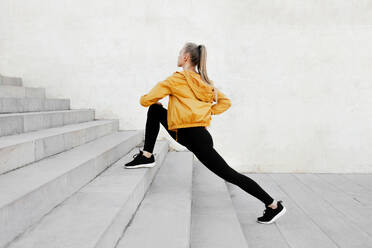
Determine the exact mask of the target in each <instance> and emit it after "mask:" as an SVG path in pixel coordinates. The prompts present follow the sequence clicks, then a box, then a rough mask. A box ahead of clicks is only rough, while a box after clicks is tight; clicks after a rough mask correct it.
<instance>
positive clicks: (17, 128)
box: [0, 109, 94, 136]
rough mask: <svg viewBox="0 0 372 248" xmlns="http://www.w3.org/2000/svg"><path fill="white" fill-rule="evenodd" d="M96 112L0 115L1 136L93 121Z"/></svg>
mask: <svg viewBox="0 0 372 248" xmlns="http://www.w3.org/2000/svg"><path fill="white" fill-rule="evenodd" d="M93 119H94V110H93V109H92V110H81V111H73V112H72V111H71V112H70V111H67V112H62V113H59V112H56V113H54V112H50V113H48V112H43V113H37V114H29V115H16V116H12V115H3V116H2V115H0V136H5V135H12V134H19V133H24V132H31V131H36V130H41V129H47V128H52V127H59V126H63V125H68V124H73V123H81V122H85V121H92V120H93Z"/></svg>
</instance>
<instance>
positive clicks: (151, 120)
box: [143, 104, 176, 153]
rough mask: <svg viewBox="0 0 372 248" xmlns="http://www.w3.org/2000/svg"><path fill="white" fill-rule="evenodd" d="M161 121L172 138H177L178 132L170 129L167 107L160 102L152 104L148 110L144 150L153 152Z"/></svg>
mask: <svg viewBox="0 0 372 248" xmlns="http://www.w3.org/2000/svg"><path fill="white" fill-rule="evenodd" d="M160 123H161V124H162V125H163V126H164V128H165V129H166V130H167V131H168V133H169V134H170V135H171V136H172V138H174V139H175V138H176V132H175V131H170V130H168V121H167V109H166V108H164V107H163V106H162V105H160V104H152V105H150V106H149V108H148V110H147V120H146V129H145V143H144V147H143V150H144V151H146V152H149V153H152V152H153V150H154V146H155V142H156V138H157V137H158V134H159V129H160Z"/></svg>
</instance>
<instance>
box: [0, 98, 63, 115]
mask: <svg viewBox="0 0 372 248" xmlns="http://www.w3.org/2000/svg"><path fill="white" fill-rule="evenodd" d="M68 109H70V100H69V99H51V98H48V99H47V98H38V97H32V98H31V97H29V98H13V97H7V98H6V97H5V98H0V113H1V114H6V113H22V112H34V111H56V110H68Z"/></svg>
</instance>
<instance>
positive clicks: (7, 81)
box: [0, 74, 23, 86]
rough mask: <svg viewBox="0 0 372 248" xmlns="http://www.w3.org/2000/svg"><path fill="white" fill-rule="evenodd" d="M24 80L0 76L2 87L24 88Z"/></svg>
mask: <svg viewBox="0 0 372 248" xmlns="http://www.w3.org/2000/svg"><path fill="white" fill-rule="evenodd" d="M22 84H23V83H22V78H20V77H9V76H4V75H1V74H0V85H12V86H22Z"/></svg>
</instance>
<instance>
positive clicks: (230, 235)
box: [190, 160, 248, 248]
mask: <svg viewBox="0 0 372 248" xmlns="http://www.w3.org/2000/svg"><path fill="white" fill-rule="evenodd" d="M194 171H195V175H194V183H193V186H194V188H193V208H192V217H191V223H192V226H191V238H190V239H191V247H193V248H215V247H234V248H248V244H247V242H246V239H245V237H244V233H243V231H242V228H241V225H240V222H239V219H238V217H237V214H236V211H235V208H234V205H233V202H232V200H231V197H230V193H229V190H228V188H227V185H226V181H225V180H223V179H222V178H220V177H218V176H217V175H215V174H214V173H212V172H211V171H210V170H209V169H208V168H207V167H205V166H204V165H203V164H202V163H201V162H200V161H199V160H196V161H195V163H194Z"/></svg>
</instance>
